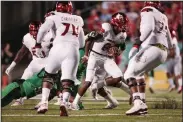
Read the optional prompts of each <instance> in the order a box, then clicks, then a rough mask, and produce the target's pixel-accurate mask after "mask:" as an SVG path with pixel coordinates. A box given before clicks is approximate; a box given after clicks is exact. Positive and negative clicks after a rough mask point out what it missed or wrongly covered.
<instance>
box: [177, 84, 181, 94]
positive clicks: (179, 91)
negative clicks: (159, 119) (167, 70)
mask: <svg viewBox="0 0 183 122" xmlns="http://www.w3.org/2000/svg"><path fill="white" fill-rule="evenodd" d="M181 92H182V86H180V87H179V88H178V92H177V93H178V94H180V93H181Z"/></svg>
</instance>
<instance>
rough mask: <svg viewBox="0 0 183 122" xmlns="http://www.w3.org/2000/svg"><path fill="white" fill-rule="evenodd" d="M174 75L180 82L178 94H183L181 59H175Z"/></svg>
mask: <svg viewBox="0 0 183 122" xmlns="http://www.w3.org/2000/svg"><path fill="white" fill-rule="evenodd" d="M174 60H175V61H174V62H175V63H174V74H175V79H176V81H177V82H178V93H181V92H182V75H181V74H182V65H181V59H177V60H176V59H174Z"/></svg>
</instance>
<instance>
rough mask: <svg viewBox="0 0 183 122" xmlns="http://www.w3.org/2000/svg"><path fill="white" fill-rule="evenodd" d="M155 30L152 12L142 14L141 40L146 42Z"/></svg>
mask: <svg viewBox="0 0 183 122" xmlns="http://www.w3.org/2000/svg"><path fill="white" fill-rule="evenodd" d="M154 29H155V21H154V17H153V15H152V12H142V13H141V23H140V33H141V35H140V40H141V41H142V42H143V41H145V40H146V39H147V38H148V37H149V36H150V35H151V33H152V32H153V31H154Z"/></svg>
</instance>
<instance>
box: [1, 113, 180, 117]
mask: <svg viewBox="0 0 183 122" xmlns="http://www.w3.org/2000/svg"><path fill="white" fill-rule="evenodd" d="M1 116H2V117H8V116H9V117H10V116H11V117H20V116H21V117H41V116H46V117H54V116H55V117H57V116H59V115H54V114H50V115H43V114H4V115H1ZM69 116H70V117H81V116H83V117H85V116H126V115H125V114H110V113H108V114H80V115H69ZM145 116H170V114H147V115H145ZM174 116H181V114H174Z"/></svg>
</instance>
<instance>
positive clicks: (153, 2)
mask: <svg viewBox="0 0 183 122" xmlns="http://www.w3.org/2000/svg"><path fill="white" fill-rule="evenodd" d="M144 6H152V7H155V8H160V6H161V3H160V1H146V2H144Z"/></svg>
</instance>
